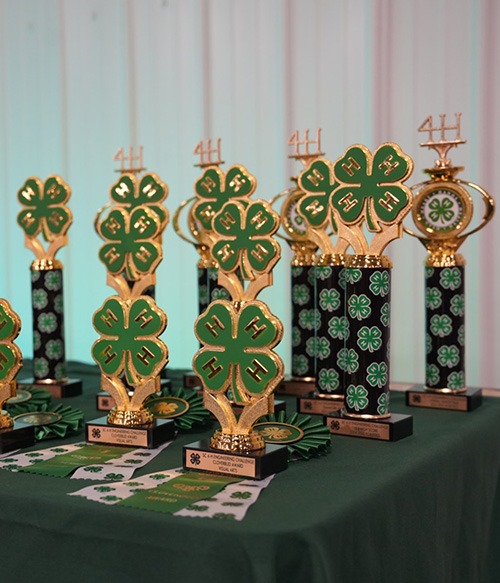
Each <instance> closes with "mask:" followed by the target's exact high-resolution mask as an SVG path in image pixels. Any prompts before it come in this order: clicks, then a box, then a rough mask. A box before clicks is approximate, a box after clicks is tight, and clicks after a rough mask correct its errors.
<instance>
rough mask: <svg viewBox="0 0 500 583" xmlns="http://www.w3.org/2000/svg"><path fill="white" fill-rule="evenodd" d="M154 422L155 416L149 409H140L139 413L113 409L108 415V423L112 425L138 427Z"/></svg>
mask: <svg viewBox="0 0 500 583" xmlns="http://www.w3.org/2000/svg"><path fill="white" fill-rule="evenodd" d="M152 422H153V415H152V414H151V413H150V411H148V410H147V409H140V410H139V411H123V410H118V409H116V408H113V409H111V411H110V412H109V415H108V423H111V425H124V426H128V427H136V426H138V425H147V424H148V423H152Z"/></svg>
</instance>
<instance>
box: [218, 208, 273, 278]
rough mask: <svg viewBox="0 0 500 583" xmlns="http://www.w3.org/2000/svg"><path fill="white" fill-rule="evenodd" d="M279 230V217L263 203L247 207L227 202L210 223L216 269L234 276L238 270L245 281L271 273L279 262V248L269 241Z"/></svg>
mask: <svg viewBox="0 0 500 583" xmlns="http://www.w3.org/2000/svg"><path fill="white" fill-rule="evenodd" d="M278 226H279V215H278V213H276V212H275V211H273V210H272V209H271V207H270V206H269V204H268V203H267V202H265V201H263V200H256V201H255V202H252V203H251V204H249V205H248V206H247V207H245V206H244V205H243V204H241V203H240V202H228V203H226V204H225V205H224V206H223V207H222V210H221V212H220V213H219V214H217V215H216V216H215V218H214V220H213V230H214V231H215V232H216V233H217V234H218V235H219V238H218V240H217V242H216V243H215V244H214V246H213V248H212V256H213V257H214V259H215V260H216V261H217V263H218V264H219V268H220V269H221V270H223V271H225V272H227V273H234V272H235V271H236V270H237V269H238V268H239V269H240V270H241V274H242V276H243V278H244V279H251V280H253V279H255V278H256V274H257V275H260V274H262V273H264V272H266V271H268V270H269V271H270V270H271V269H272V268H273V266H274V265H275V264H276V263H277V261H278V260H279V258H280V246H279V244H278V243H277V241H275V240H274V239H273V238H272V235H273V233H275V232H276V230H277V229H278Z"/></svg>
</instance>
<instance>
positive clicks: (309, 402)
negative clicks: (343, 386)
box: [297, 394, 344, 415]
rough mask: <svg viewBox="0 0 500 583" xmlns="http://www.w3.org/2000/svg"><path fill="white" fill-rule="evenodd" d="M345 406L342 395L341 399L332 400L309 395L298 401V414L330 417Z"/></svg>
mask: <svg viewBox="0 0 500 583" xmlns="http://www.w3.org/2000/svg"><path fill="white" fill-rule="evenodd" d="M343 406H344V399H343V397H342V396H341V395H339V398H336V399H332V398H327V397H319V396H318V395H314V394H309V395H304V396H302V397H299V398H298V399H297V412H298V413H305V414H306V415H330V414H331V413H335V411H339V410H340V409H342V407H343Z"/></svg>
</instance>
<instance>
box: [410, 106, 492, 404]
mask: <svg viewBox="0 0 500 583" xmlns="http://www.w3.org/2000/svg"><path fill="white" fill-rule="evenodd" d="M460 117H461V114H460V113H457V114H455V125H446V116H445V115H441V116H440V118H441V125H440V126H438V127H433V122H432V117H431V116H429V117H428V118H427V119H426V120H425V121H424V123H423V124H422V125H421V126H420V128H419V131H421V132H428V134H429V138H428V140H427V142H425V143H422V144H420V145H421V146H423V147H426V148H429V149H434V150H436V152H437V153H438V154H439V158H438V159H437V160H436V161H435V165H434V167H433V168H427V169H425V172H426V173H427V174H428V175H429V176H430V180H427V181H425V182H421V183H420V184H417V185H415V186H414V187H413V190H414V191H415V204H414V206H413V222H414V223H415V225H416V227H417V228H418V230H419V231H420V232H421V233H422V235H418V234H416V233H414V232H413V231H410V230H408V232H409V233H410V234H411V235H413V236H414V237H417V238H418V239H419V240H420V242H421V243H422V244H423V245H424V246H425V248H426V249H427V251H428V257H427V260H426V262H425V306H426V311H425V314H426V316H425V332H426V334H425V342H426V366H425V385H423V386H422V385H416V386H414V387H412V388H411V389H410V390H409V391H407V393H406V398H407V404H408V405H412V406H415V407H430V408H433V409H450V410H457V411H473V410H474V409H476V408H477V407H479V406H480V405H481V402H482V392H481V389H479V388H474V387H467V385H466V382H465V290H464V281H465V260H464V258H463V256H462V255H460V254H458V253H457V251H458V249H459V248H460V246H461V245H462V243H463V242H464V241H465V240H466V238H467V237H468V236H469V235H471V234H472V233H475V232H477V231H478V230H479V229H482V228H483V227H484V226H485V225H486V224H487V223H488V222H489V221H490V220H491V219H492V217H493V214H494V211H495V205H494V201H493V199H492V198H491V196H490V195H489V194H488V193H487V192H486V191H485V190H484V189H483V188H481V187H480V186H478V185H477V184H473V183H472V182H466V181H464V180H460V179H459V178H456V176H457V174H458V173H459V172H460V171H461V170H463V167H458V166H453V164H452V161H451V160H450V159H448V158H447V157H446V156H447V155H448V151H449V150H450V149H451V148H453V147H457V146H458V145H459V144H464V143H465V140H463V139H462V138H461V137H460ZM452 131H454V132H455V138H454V139H449V138H447V135H448V136H449V135H450V134H449V132H452ZM447 132H448V134H447ZM435 133H437V136H438V139H435ZM478 193H479V196H480V197H481V198H482V201H483V202H484V205H485V210H484V215H483V217H482V221H481V223H480V224H479V225H478V226H476V227H475V228H473V229H472V230H471V231H469V232H468V233H464V231H465V229H467V227H468V226H469V224H470V222H471V219H472V215H473V211H474V200H473V196H472V194H475V195H476V198H477V195H478Z"/></svg>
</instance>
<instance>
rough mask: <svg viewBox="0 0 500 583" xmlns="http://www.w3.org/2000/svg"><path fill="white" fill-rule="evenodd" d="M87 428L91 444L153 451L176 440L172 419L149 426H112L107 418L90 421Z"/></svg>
mask: <svg viewBox="0 0 500 583" xmlns="http://www.w3.org/2000/svg"><path fill="white" fill-rule="evenodd" d="M85 427H86V436H87V441H88V442H89V443H102V444H106V445H124V446H127V447H145V448H148V449H151V448H155V447H158V446H160V445H162V444H163V443H166V442H167V441H170V440H171V439H173V438H174V429H175V423H174V422H173V421H172V420H171V419H155V420H154V421H153V422H152V423H148V424H147V425H134V426H125V425H112V424H111V423H108V420H107V418H106V417H101V418H99V419H94V420H93V421H89V422H88V423H86V424H85Z"/></svg>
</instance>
